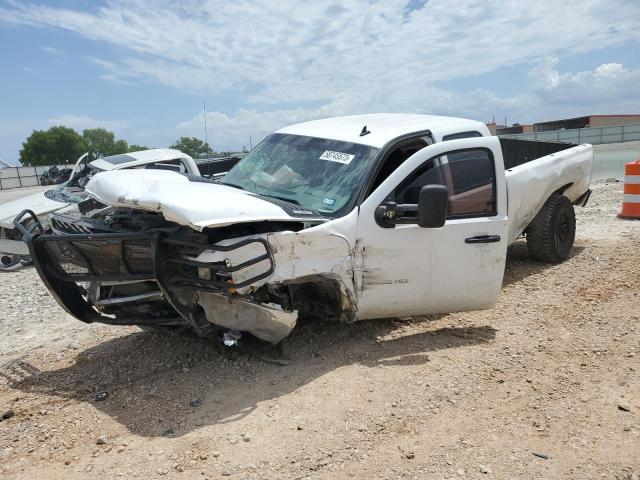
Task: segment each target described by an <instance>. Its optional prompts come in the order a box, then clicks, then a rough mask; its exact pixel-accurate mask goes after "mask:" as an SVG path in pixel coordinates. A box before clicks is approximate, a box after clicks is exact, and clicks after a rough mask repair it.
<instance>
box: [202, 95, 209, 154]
mask: <svg viewBox="0 0 640 480" xmlns="http://www.w3.org/2000/svg"><path fill="white" fill-rule="evenodd" d="M202 118H203V119H204V142H205V143H206V144H207V145H208V144H209V135H208V133H207V104H206V102H205V101H204V100H202Z"/></svg>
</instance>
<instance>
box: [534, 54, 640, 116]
mask: <svg viewBox="0 0 640 480" xmlns="http://www.w3.org/2000/svg"><path fill="white" fill-rule="evenodd" d="M558 63H559V61H558V59H557V58H551V59H547V60H545V61H544V62H543V63H542V64H541V65H540V66H539V67H538V68H535V69H534V70H532V71H531V72H530V76H531V77H532V78H533V80H534V81H535V83H536V87H537V90H536V93H537V95H538V97H539V99H540V102H541V103H542V102H544V103H548V104H553V105H554V106H555V107H556V108H558V107H560V108H567V106H571V108H573V109H574V110H579V111H580V112H581V113H585V112H587V110H589V111H588V113H633V112H634V111H637V110H640V87H639V86H640V69H627V68H625V66H624V65H623V64H621V63H604V64H602V65H600V66H598V67H596V68H595V69H593V70H587V71H582V72H576V73H570V72H567V73H560V72H559V71H558V69H557V66H558Z"/></svg>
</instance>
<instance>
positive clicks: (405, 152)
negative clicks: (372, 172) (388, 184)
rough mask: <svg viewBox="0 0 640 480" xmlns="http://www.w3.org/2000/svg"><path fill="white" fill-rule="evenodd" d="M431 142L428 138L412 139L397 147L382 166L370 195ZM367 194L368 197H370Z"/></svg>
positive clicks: (372, 185)
mask: <svg viewBox="0 0 640 480" xmlns="http://www.w3.org/2000/svg"><path fill="white" fill-rule="evenodd" d="M429 143H430V142H429V141H428V139H427V138H426V137H421V138H412V139H411V140H407V141H405V142H402V143H400V144H399V145H397V146H396V147H395V148H394V149H393V150H391V152H389V153H388V154H387V156H386V158H385V159H384V161H383V162H382V165H381V166H380V170H379V171H378V174H377V175H376V178H375V180H374V181H373V183H372V184H371V188H370V189H369V194H370V193H371V192H373V191H375V189H376V188H378V187H379V186H380V184H381V183H382V182H384V180H385V179H386V178H387V177H388V176H389V175H391V174H392V173H393V172H394V171H395V170H396V168H398V167H399V166H400V165H402V163H404V161H405V160H406V159H408V158H409V157H410V156H411V155H413V154H414V153H416V152H417V151H418V150H422V149H423V148H424V147H426V146H427V145H429ZM369 194H367V196H369Z"/></svg>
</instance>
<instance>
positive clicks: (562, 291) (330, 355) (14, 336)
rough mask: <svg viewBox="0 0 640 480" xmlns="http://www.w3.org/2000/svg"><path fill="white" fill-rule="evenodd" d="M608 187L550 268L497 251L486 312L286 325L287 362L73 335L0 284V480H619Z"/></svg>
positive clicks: (634, 356) (629, 277)
mask: <svg viewBox="0 0 640 480" xmlns="http://www.w3.org/2000/svg"><path fill="white" fill-rule="evenodd" d="M621 185H622V184H620V183H610V184H606V183H597V184H595V185H594V194H593V196H592V198H591V201H590V203H589V205H588V206H587V207H586V208H584V209H581V208H579V209H578V210H577V212H578V236H577V240H576V247H575V248H574V252H573V256H572V257H571V258H570V259H569V260H568V261H566V262H564V263H563V264H560V265H553V266H549V265H545V264H540V263H536V262H534V261H532V260H531V259H530V258H529V257H528V254H527V250H526V244H525V243H523V242H518V243H517V244H515V245H514V246H512V247H511V248H510V252H509V257H508V261H507V267H506V272H505V280H504V289H503V292H502V294H501V296H500V299H499V302H498V304H497V306H496V307H495V308H493V309H492V310H487V311H483V312H471V313H462V314H450V315H440V316H430V317H421V318H415V319H413V320H397V319H395V320H394V319H387V320H379V321H367V322H361V323H358V324H354V325H337V324H303V325H300V326H299V327H297V328H296V329H295V330H294V332H293V334H292V335H291V337H290V338H288V339H286V340H285V341H284V342H283V346H282V350H283V354H282V357H279V360H282V359H285V360H286V361H273V359H272V358H271V357H268V356H265V355H264V354H263V353H261V351H260V349H259V348H258V347H257V346H255V345H247V346H245V347H243V348H241V349H240V350H224V351H223V350H220V349H219V348H217V347H214V346H212V345H210V344H207V343H205V342H203V341H199V340H193V339H186V338H164V337H160V336H156V335H152V334H148V333H142V332H140V331H139V330H138V329H136V328H133V327H127V328H115V327H113V328H111V327H106V326H99V325H84V324H82V323H80V322H78V321H76V320H73V319H71V318H70V317H69V316H67V315H66V314H65V313H64V312H63V311H62V310H61V309H60V308H59V307H58V306H57V305H56V304H55V302H54V301H53V300H52V299H51V298H50V297H49V296H48V294H47V292H46V290H45V289H44V287H43V286H42V285H41V284H40V282H39V280H38V278H37V275H36V273H35V272H34V270H33V269H28V270H23V271H20V272H14V273H10V274H5V275H2V276H0V279H1V280H0V282H1V283H0V308H1V310H0V311H2V317H0V328H1V331H0V413H2V412H7V413H13V416H10V418H8V419H6V420H4V421H2V422H0V477H2V478H12V479H13V478H19V479H32V478H38V477H41V478H79V479H82V478H87V477H88V476H96V477H99V478H108V479H110V478H144V479H146V478H185V479H192V478H193V479H205V478H238V479H239V478H243V479H244V478H269V479H271V478H283V479H294V478H295V479H299V478H310V479H311V478H313V479H336V478H337V479H342V478H389V479H392V478H393V479H396V478H408V479H409V478H411V479H424V478H429V479H430V478H434V479H446V478H483V479H489V478H495V479H513V478H517V479H549V478H552V479H555V478H571V479H595V478H607V479H615V480H631V479H637V478H638V475H639V474H640V375H639V374H638V372H639V371H640V360H639V356H640V337H639V334H640V324H639V322H638V321H639V320H640V309H638V303H639V299H638V288H637V280H638V260H637V259H638V258H640V243H638V241H637V240H638V238H640V237H639V234H640V222H633V221H622V220H618V219H617V218H616V217H615V213H616V211H617V209H618V208H619V203H620V199H621V196H622V186H621ZM101 392H106V394H107V396H106V398H105V399H104V400H100V401H99V400H97V399H98V398H101V397H100V396H97V394H98V393H101Z"/></svg>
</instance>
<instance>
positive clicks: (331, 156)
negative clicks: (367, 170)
mask: <svg viewBox="0 0 640 480" xmlns="http://www.w3.org/2000/svg"><path fill="white" fill-rule="evenodd" d="M354 158H355V155H350V154H348V153H342V152H332V151H331V150H325V152H324V153H323V154H322V155H320V160H329V161H330V162H338V163H343V164H345V165H349V164H350V163H351V160H353V159H354Z"/></svg>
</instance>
